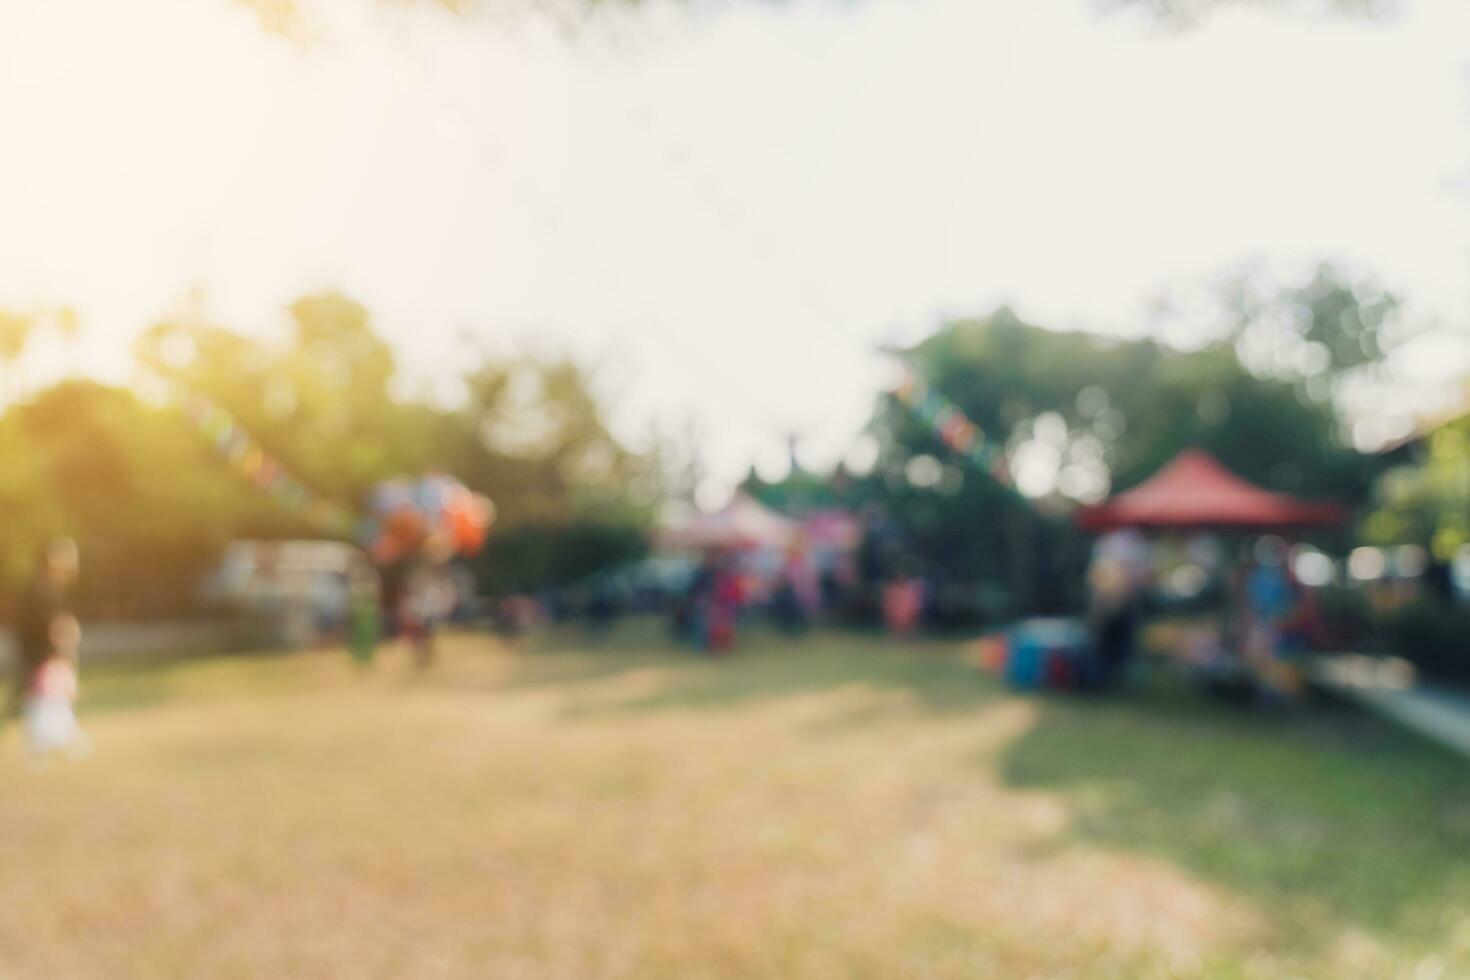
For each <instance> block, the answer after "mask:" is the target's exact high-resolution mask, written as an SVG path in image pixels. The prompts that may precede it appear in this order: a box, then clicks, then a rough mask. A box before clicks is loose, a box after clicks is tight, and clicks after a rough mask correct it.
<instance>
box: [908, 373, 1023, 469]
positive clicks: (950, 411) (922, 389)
mask: <svg viewBox="0 0 1470 980" xmlns="http://www.w3.org/2000/svg"><path fill="white" fill-rule="evenodd" d="M893 397H894V398H895V399H897V400H898V402H899V403H900V404H902V405H904V406H905V407H907V408H908V409H909V410H910V411H912V412H913V413H914V414H915V415H917V416H918V417H919V419H920V420H922V421H923V422H924V424H925V425H927V426H929V427H930V428H931V429H933V430H934V432H935V434H936V435H937V436H938V437H939V439H940V441H941V442H943V443H944V445H945V446H946V447H948V449H949V450H950V452H952V453H954V454H955V455H957V456H962V457H964V458H966V459H968V460H969V461H970V462H971V463H972V464H973V465H974V466H975V467H976V468H978V469H980V470H981V471H983V472H985V473H988V474H990V475H991V476H992V477H994V478H995V479H996V480H998V481H1000V482H1001V483H1003V484H1005V485H1006V486H1010V472H1009V468H1008V467H1007V466H1006V459H1005V452H1004V451H1003V450H1002V449H1001V448H1000V447H999V446H997V445H995V444H994V443H993V442H991V441H990V440H989V439H988V438H986V436H985V433H984V431H983V430H982V429H981V428H980V427H979V426H978V425H976V424H975V423H974V422H972V421H970V419H969V418H968V417H967V416H966V415H965V413H964V412H963V411H961V410H960V408H959V406H958V405H955V404H954V403H953V402H951V401H950V400H949V399H947V398H945V397H944V396H943V395H941V394H940V393H939V392H937V391H935V390H934V389H933V388H930V387H929V386H928V385H927V384H925V383H924V379H923V378H920V377H919V376H918V374H916V373H915V372H914V370H913V369H912V368H911V367H909V366H908V365H906V364H905V365H903V376H902V379H901V380H900V381H899V384H898V386H897V387H896V388H894V389H893Z"/></svg>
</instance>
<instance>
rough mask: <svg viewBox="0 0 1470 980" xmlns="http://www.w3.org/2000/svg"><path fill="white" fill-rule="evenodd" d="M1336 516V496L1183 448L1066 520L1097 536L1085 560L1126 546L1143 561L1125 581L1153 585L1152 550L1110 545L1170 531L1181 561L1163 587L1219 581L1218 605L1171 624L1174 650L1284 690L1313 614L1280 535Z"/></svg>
mask: <svg viewBox="0 0 1470 980" xmlns="http://www.w3.org/2000/svg"><path fill="white" fill-rule="evenodd" d="M1346 516H1347V515H1346V512H1345V510H1344V509H1343V508H1342V507H1341V506H1339V505H1337V504H1333V503H1326V502H1323V501H1313V500H1304V499H1301V498H1298V497H1294V496H1291V495H1289V494H1285V493H1278V492H1276V491H1272V490H1267V489H1265V488H1264V487H1259V486H1256V485H1255V484H1253V483H1251V482H1249V481H1248V480H1245V479H1242V478H1241V477H1239V476H1237V475H1236V474H1235V473H1232V472H1231V471H1230V470H1228V469H1226V468H1225V467H1224V466H1223V465H1221V464H1220V462H1219V461H1218V460H1216V459H1215V458H1214V457H1213V456H1211V455H1210V454H1208V453H1206V452H1203V451H1201V450H1198V449H1192V450H1187V451H1185V452H1183V453H1180V454H1179V455H1178V456H1176V457H1175V458H1174V459H1173V460H1171V461H1170V462H1169V463H1168V464H1166V465H1165V466H1164V467H1163V468H1162V469H1160V470H1159V471H1158V472H1157V473H1155V474H1154V475H1153V476H1152V477H1150V478H1149V479H1147V480H1145V481H1144V482H1143V483H1141V484H1139V485H1138V486H1136V487H1133V488H1132V489H1130V490H1127V491H1124V492H1123V493H1120V494H1117V495H1115V496H1113V497H1111V498H1109V499H1108V500H1106V501H1104V502H1102V503H1100V504H1097V505H1095V506H1091V507H1084V508H1082V509H1081V510H1080V511H1078V513H1077V518H1076V519H1077V524H1078V526H1080V527H1081V528H1083V529H1084V530H1087V531H1091V532H1095V533H1097V534H1099V535H1100V537H1099V539H1098V542H1097V545H1096V550H1095V557H1094V563H1095V564H1096V562H1097V555H1107V554H1108V553H1109V550H1110V548H1111V549H1112V550H1113V553H1114V554H1117V553H1119V552H1122V553H1123V554H1125V555H1126V554H1128V553H1130V551H1131V553H1132V554H1134V555H1136V556H1137V557H1138V558H1139V559H1141V561H1142V562H1143V563H1145V567H1143V568H1141V569H1129V570H1128V572H1129V573H1130V574H1137V575H1138V576H1139V577H1140V579H1141V581H1140V580H1135V581H1133V582H1130V583H1125V584H1124V587H1125V588H1137V587H1139V586H1144V585H1147V586H1153V585H1154V584H1155V583H1156V581H1157V575H1156V573H1157V572H1158V571H1159V569H1158V567H1157V564H1156V563H1155V562H1154V558H1155V557H1156V555H1154V554H1153V553H1152V551H1153V549H1151V548H1147V546H1145V548H1146V550H1144V551H1142V552H1140V551H1139V550H1138V549H1137V547H1136V546H1135V547H1133V548H1131V549H1130V548H1129V547H1128V546H1127V545H1126V544H1125V545H1123V546H1122V547H1118V542H1119V541H1120V540H1123V541H1126V540H1127V539H1126V538H1125V537H1123V536H1126V535H1130V534H1131V535H1134V540H1135V541H1137V540H1138V536H1140V535H1148V536H1149V537H1150V538H1151V539H1153V540H1158V539H1162V538H1168V539H1171V540H1172V541H1173V543H1174V549H1173V550H1174V553H1175V555H1176V556H1182V560H1178V559H1176V566H1175V568H1174V569H1172V570H1170V572H1169V573H1168V574H1169V577H1170V578H1171V579H1175V580H1178V581H1176V582H1171V581H1169V580H1167V579H1166V580H1165V581H1164V583H1163V584H1164V585H1165V586H1169V585H1173V586H1174V590H1175V591H1176V592H1180V591H1185V592H1187V591H1188V587H1189V586H1190V585H1191V583H1198V584H1199V585H1200V586H1202V585H1203V583H1204V582H1205V581H1206V580H1207V578H1209V577H1214V578H1215V579H1216V580H1217V581H1219V582H1220V583H1221V585H1222V586H1223V589H1222V595H1221V596H1220V598H1221V601H1220V602H1219V603H1218V612H1217V613H1216V614H1215V615H1214V616H1207V617H1199V618H1196V619H1195V621H1194V622H1193V623H1191V624H1190V625H1189V626H1187V627H1182V628H1181V629H1180V630H1178V631H1177V632H1176V634H1175V635H1174V637H1173V638H1172V645H1173V646H1174V647H1175V649H1176V651H1177V652H1178V653H1179V654H1180V655H1181V657H1182V658H1183V659H1184V660H1185V662H1186V663H1188V664H1189V665H1190V666H1191V667H1193V668H1194V669H1195V670H1196V671H1198V672H1199V673H1200V674H1201V675H1203V676H1205V677H1206V678H1209V679H1212V680H1215V681H1218V682H1220V683H1230V684H1242V685H1248V686H1252V687H1262V688H1266V689H1269V690H1276V691H1278V692H1281V693H1290V692H1292V691H1294V690H1295V688H1296V686H1297V685H1298V684H1299V683H1300V678H1301V671H1300V669H1299V668H1297V667H1296V666H1295V665H1294V660H1295V658H1296V657H1297V655H1299V654H1302V653H1305V652H1306V649H1307V648H1308V647H1309V646H1310V645H1311V637H1310V635H1309V634H1310V633H1311V632H1312V630H1313V629H1314V618H1315V617H1314V604H1313V602H1312V599H1311V596H1310V594H1309V593H1308V592H1307V591H1306V590H1304V589H1303V588H1302V587H1301V584H1300V583H1299V582H1297V581H1296V580H1295V578H1294V577H1293V575H1292V571H1291V561H1290V560H1289V555H1290V552H1289V551H1288V550H1287V543H1288V539H1290V538H1293V537H1296V536H1299V535H1300V533H1301V532H1303V531H1305V530H1307V529H1311V528H1322V527H1328V526H1334V525H1338V524H1341V523H1342V522H1343V520H1344V519H1345V518H1346ZM1252 536H1254V537H1257V539H1258V540H1257V541H1256V546H1255V548H1254V549H1250V550H1247V549H1246V548H1244V547H1243V545H1244V544H1245V542H1246V540H1247V539H1248V538H1250V537H1252ZM1222 544H1229V545H1233V547H1222ZM1125 564H1126V559H1125ZM1206 566H1213V567H1206ZM1180 569H1183V570H1184V571H1185V572H1186V573H1188V574H1181V573H1180ZM1096 587H1097V586H1096V585H1095V584H1094V590H1096ZM1196 591H1198V590H1196Z"/></svg>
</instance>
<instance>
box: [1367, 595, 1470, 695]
mask: <svg viewBox="0 0 1470 980" xmlns="http://www.w3.org/2000/svg"><path fill="white" fill-rule="evenodd" d="M1384 628H1385V629H1384V632H1385V633H1386V635H1387V638H1388V641H1389V645H1390V646H1391V647H1392V649H1393V652H1394V653H1396V654H1398V655H1399V656H1401V657H1403V658H1404V659H1405V660H1408V661H1409V662H1411V663H1412V664H1414V666H1416V667H1418V668H1419V669H1420V670H1421V671H1423V672H1424V673H1425V674H1427V675H1429V676H1430V677H1437V678H1441V679H1444V680H1453V681H1465V682H1470V609H1465V608H1459V607H1455V606H1448V605H1443V604H1440V603H1435V602H1426V601H1422V600H1421V601H1419V602H1414V603H1410V604H1409V605H1407V606H1404V607H1403V608H1402V609H1399V610H1397V611H1395V612H1393V613H1390V614H1389V615H1388V616H1387V617H1386V618H1385V621H1384Z"/></svg>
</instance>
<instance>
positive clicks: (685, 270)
mask: <svg viewBox="0 0 1470 980" xmlns="http://www.w3.org/2000/svg"><path fill="white" fill-rule="evenodd" d="M1406 3H1407V6H1408V11H1409V12H1408V15H1407V16H1405V17H1402V18H1400V19H1399V20H1397V21H1395V22H1392V23H1389V24H1378V25H1363V24H1357V23H1346V22H1331V23H1324V22H1321V21H1315V22H1313V21H1307V20H1296V19H1290V18H1273V17H1268V16H1264V15H1261V14H1259V13H1248V12H1243V11H1241V12H1227V13H1225V14H1222V15H1220V16H1217V17H1215V18H1214V19H1213V20H1212V21H1211V22H1210V24H1209V26H1208V27H1206V28H1204V29H1201V30H1198V31H1194V32H1191V33H1188V34H1182V35H1173V34H1164V33H1160V32H1158V31H1154V30H1150V29H1146V28H1144V27H1143V26H1142V25H1140V24H1139V23H1138V22H1136V21H1133V20H1131V19H1127V18H1112V19H1104V20H1099V19H1098V18H1097V17H1095V16H1093V15H1092V14H1090V13H1088V8H1089V5H1088V4H1086V3H1084V2H1083V0H1045V2H1042V0H902V2H899V0H867V2H866V3H859V4H851V3H843V2H836V0H833V2H830V3H823V2H800V0H795V2H792V3H790V4H788V5H786V6H782V5H771V4H766V3H755V2H752V3H750V4H747V5H741V4H734V5H730V6H726V7H725V8H724V9H723V10H722V12H720V13H717V14H705V15H702V16H699V17H687V16H675V15H672V14H669V13H668V12H667V11H662V12H661V11H659V10H655V11H654V12H653V13H651V14H647V15H644V16H643V17H642V18H641V19H640V18H631V19H628V20H627V21H626V22H620V24H619V25H617V26H616V29H615V31H614V30H613V28H609V30H610V31H613V33H605V32H600V31H598V30H596V29H594V30H593V31H591V32H590V33H589V34H588V35H586V36H584V37H582V38H581V39H580V40H577V41H575V42H570V43H569V42H567V41H566V40H564V39H562V38H560V37H559V36H557V35H556V34H555V33H554V32H552V31H549V30H545V29H539V28H537V27H535V26H534V25H532V26H523V27H520V28H517V29H514V30H511V29H507V28H506V27H504V26H497V25H495V24H493V23H481V22H475V21H454V20H451V19H450V18H448V17H446V16H444V15H442V14H439V13H437V12H434V11H424V10H422V9H420V10H419V11H418V12H406V11H404V10H401V9H393V8H391V7H384V6H379V5H376V4H370V3H366V2H359V0H341V2H340V4H338V3H333V2H332V0H322V2H321V3H320V4H319V5H318V6H316V7H314V8H311V9H312V10H313V11H314V13H315V22H314V24H313V26H314V28H315V34H316V37H315V39H314V40H313V41H312V42H311V43H309V44H306V45H293V44H291V43H288V42H285V41H282V40H280V39H278V38H275V37H272V36H269V35H266V34H263V33H262V32H261V31H260V30H259V29H258V27H257V26H256V24H255V22H254V20H253V19H252V17H251V15H250V14H249V13H248V12H246V11H243V10H241V9H239V8H238V7H236V6H234V5H233V4H231V3H229V2H228V0H126V2H112V3H97V2H95V0H22V2H16V3H9V4H5V5H3V6H0V134H3V140H4V146H5V149H4V151H3V152H0V219H3V220H0V307H3V306H12V307H22V308H24V307H29V306H42V305H48V304H59V303H69V304H72V305H74V306H76V307H77V308H78V309H79V310H80V311H81V314H82V318H83V323H84V327H85V329H86V330H87V331H88V338H89V339H88V341H87V347H86V349H85V360H86V363H87V366H88V367H89V369H90V370H93V371H96V372H98V373H103V374H111V375H119V376H121V375H124V373H125V371H126V368H125V351H126V349H127V344H128V342H129V341H130V340H131V338H132V337H133V336H134V335H135V334H136V332H137V331H139V330H140V329H141V328H143V327H144V326H146V325H147V324H148V323H149V322H150V321H151V320H153V319H155V318H156V317H157V316H158V315H159V314H160V313H162V312H165V311H167V310H168V309H170V308H172V307H173V306H175V305H176V304H177V302H178V301H179V299H180V297H181V296H183V295H184V294H185V293H186V292H187V291H188V290H189V289H190V288H193V287H196V286H197V287H200V288H202V289H203V290H204V291H205V293H206V296H207V300H208V304H209V307H210V309H211V311H212V313H213V314H214V315H215V316H216V317H218V318H219V319H221V320H223V321H224V322H227V323H230V324H232V325H235V326H238V327H240V328H244V329H266V330H268V329H273V328H274V326H275V325H277V324H279V322H280V318H281V313H280V310H281V308H282V306H283V305H284V304H285V303H287V302H289V301H290V300H291V299H292V298H293V297H295V296H296V295H298V294H300V293H302V292H304V291H308V290H316V289H322V288H329V287H332V288H340V289H342V290H344V291H346V292H348V293H350V294H351V295H353V296H355V297H357V298H359V299H360V300H362V301H363V302H364V303H366V304H367V305H368V306H369V307H370V308H371V309H372V310H373V311H374V313H375V315H376V317H377V321H378V323H379V325H380V327H381V329H382V330H383V331H384V332H385V333H386V334H387V335H388V336H389V337H390V338H392V339H393V340H394V341H395V343H397V344H398V345H399V346H400V347H401V349H402V350H403V353H404V356H405V360H406V362H407V363H408V364H409V365H410V366H411V367H412V369H413V371H414V373H415V376H416V377H418V378H420V379H422V381H423V383H425V384H437V385H439V386H441V387H447V381H446V379H447V378H448V377H449V376H451V375H452V373H453V372H454V371H455V370H456V368H458V367H459V366H460V363H459V358H457V356H456V355H457V352H460V351H462V349H463V348H462V346H461V345H462V343H463V341H462V339H460V338H461V336H462V333H463V331H465V330H466V329H468V330H470V331H473V332H474V333H475V334H477V335H479V336H481V337H483V338H486V340H487V341H488V342H489V343H490V344H492V345H493V346H505V347H513V346H517V345H525V344H536V345H543V346H546V345H550V346H560V347H566V348H572V349H575V350H578V351H580V352H583V353H585V354H586V355H587V356H588V357H590V358H594V359H596V360H599V361H601V362H603V363H604V364H605V375H604V380H605V382H606V384H607V386H608V388H609V390H610V391H612V392H613V393H614V395H615V397H616V406H617V412H618V421H619V424H620V426H621V427H622V429H623V431H625V432H628V433H635V432H639V431H642V430H643V429H644V428H646V425H647V423H648V421H649V420H650V419H653V418H659V419H664V420H667V421H668V422H670V423H671V424H672V423H674V422H676V421H677V420H679V419H682V418H684V417H686V416H692V417H694V418H695V419H696V420H698V423H699V425H700V431H701V432H702V440H703V444H704V449H705V451H706V453H707V456H708V459H709V461H710V462H711V463H712V464H713V466H714V470H715V473H716V474H718V475H719V476H720V477H722V478H724V479H726V480H728V479H731V478H734V477H737V476H739V475H740V473H741V472H742V471H743V469H744V467H745V466H746V465H748V464H749V462H750V461H751V460H752V459H757V460H763V461H765V462H766V463H767V464H768V465H774V464H775V463H778V462H779V459H780V457H781V456H782V455H784V435H785V433H786V432H787V431H788V430H799V431H800V432H801V433H802V434H803V437H804V439H805V443H804V445H805V447H806V448H807V450H808V451H809V454H810V455H809V459H810V461H811V462H814V463H821V462H824V461H829V460H831V459H832V458H834V457H835V455H836V454H839V453H841V452H842V451H843V450H844V449H845V447H846V446H848V445H849V443H850V440H851V438H852V436H853V434H854V433H855V432H856V431H857V429H858V428H859V426H860V425H861V424H862V422H863V420H864V418H865V417H866V415H867V412H868V410H869V408H870V406H871V404H872V397H873V394H874V392H875V391H876V390H877V386H878V384H879V378H880V376H881V365H880V363H879V362H878V359H877V358H875V357H874V355H873V353H872V351H873V347H874V345H875V344H877V343H879V342H881V341H885V340H894V339H910V338H913V337H915V336H917V335H919V334H921V333H922V332H923V331H924V330H925V329H927V328H929V327H930V326H932V324H933V323H934V322H935V320H936V318H937V317H939V316H941V315H943V314H947V313H948V314H954V313H966V312H983V311H985V310H987V309H989V308H990V307H991V306H993V305H994V304H996V303H997V302H1001V301H1008V302H1011V303H1013V304H1014V305H1015V306H1017V307H1018V308H1019V309H1020V311H1021V312H1022V313H1023V314H1024V315H1027V316H1029V317H1031V318H1033V319H1037V320H1041V321H1043V322H1047V323H1050V324H1054V325H1058V326H1068V327H1081V326H1085V327H1088V328H1091V329H1097V330H1108V331H1117V332H1128V333H1137V332H1139V331H1140V330H1142V329H1144V328H1145V325H1146V322H1147V321H1146V317H1145V315H1144V312H1143V311H1144V310H1145V309H1146V307H1147V303H1148V301H1149V299H1150V298H1151V297H1153V296H1155V295H1157V294H1158V293H1159V292H1160V290H1162V289H1165V288H1172V289H1181V288H1182V289H1186V290H1187V289H1190V288H1199V287H1200V286H1201V285H1202V284H1205V283H1207V282H1209V281H1210V280H1211V279H1212V278H1213V277H1215V276H1217V275H1219V274H1220V273H1222V272H1223V271H1225V270H1227V269H1228V268H1229V267H1232V266H1234V265H1236V264H1237V263H1239V262H1240V261H1242V260H1245V259H1249V258H1253V257H1254V258H1264V259H1265V260H1266V261H1267V262H1269V263H1271V264H1273V265H1274V266H1276V267H1279V268H1281V269H1283V270H1286V271H1288V272H1289V271H1291V270H1293V269H1296V268H1298V267H1301V266H1304V265H1305V264H1307V263H1311V262H1314V261H1315V260H1317V259H1318V258H1324V257H1325V258H1336V259H1339V260H1343V261H1346V262H1347V263H1349V264H1351V265H1352V266H1353V267H1355V268H1358V269H1360V270H1362V271H1366V272H1369V273H1371V274H1374V275H1376V276H1377V277H1378V278H1380V279H1381V280H1382V281H1384V282H1385V283H1387V284H1388V285H1390V286H1391V287H1394V288H1398V289H1401V290H1402V291H1403V292H1405V293H1406V294H1408V296H1409V297H1410V298H1411V299H1412V300H1413V301H1414V303H1415V307H1416V309H1417V310H1418V311H1419V312H1420V313H1422V314H1424V315H1426V316H1431V317H1436V318H1439V319H1440V320H1442V321H1444V322H1445V323H1447V324H1450V325H1451V326H1452V328H1454V329H1458V330H1460V331H1461V332H1470V276H1467V273H1470V220H1467V219H1470V211H1467V204H1470V185H1467V182H1466V176H1467V175H1470V4H1467V3H1465V2H1464V0H1418V2H1415V0H1406ZM613 41H620V42H621V43H612V42H613ZM46 357H47V354H46V352H45V351H41V352H39V359H40V360H41V361H43V362H44V361H45V359H46ZM55 357H56V355H53V359H54V358H55ZM1467 367H1470V359H1467V357H1466V356H1465V349H1464V347H1462V346H1461V347H1457V346H1456V345H1455V344H1454V343H1451V342H1448V341H1440V342H1438V343H1437V344H1436V345H1434V346H1433V352H1432V353H1429V354H1425V355H1423V356H1421V357H1419V358H1418V360H1417V367H1416V370H1420V371H1422V372H1423V373H1424V377H1425V379H1426V380H1428V381H1441V380H1444V379H1446V378H1448V377H1452V376H1454V375H1455V374H1457V373H1459V372H1463V371H1464V370H1466V368H1467ZM46 369H47V368H46V365H45V364H44V363H42V364H38V365H36V367H35V370H36V372H37V374H38V376H39V374H40V373H41V372H44V371H45V370H46ZM773 457H774V460H773Z"/></svg>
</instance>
